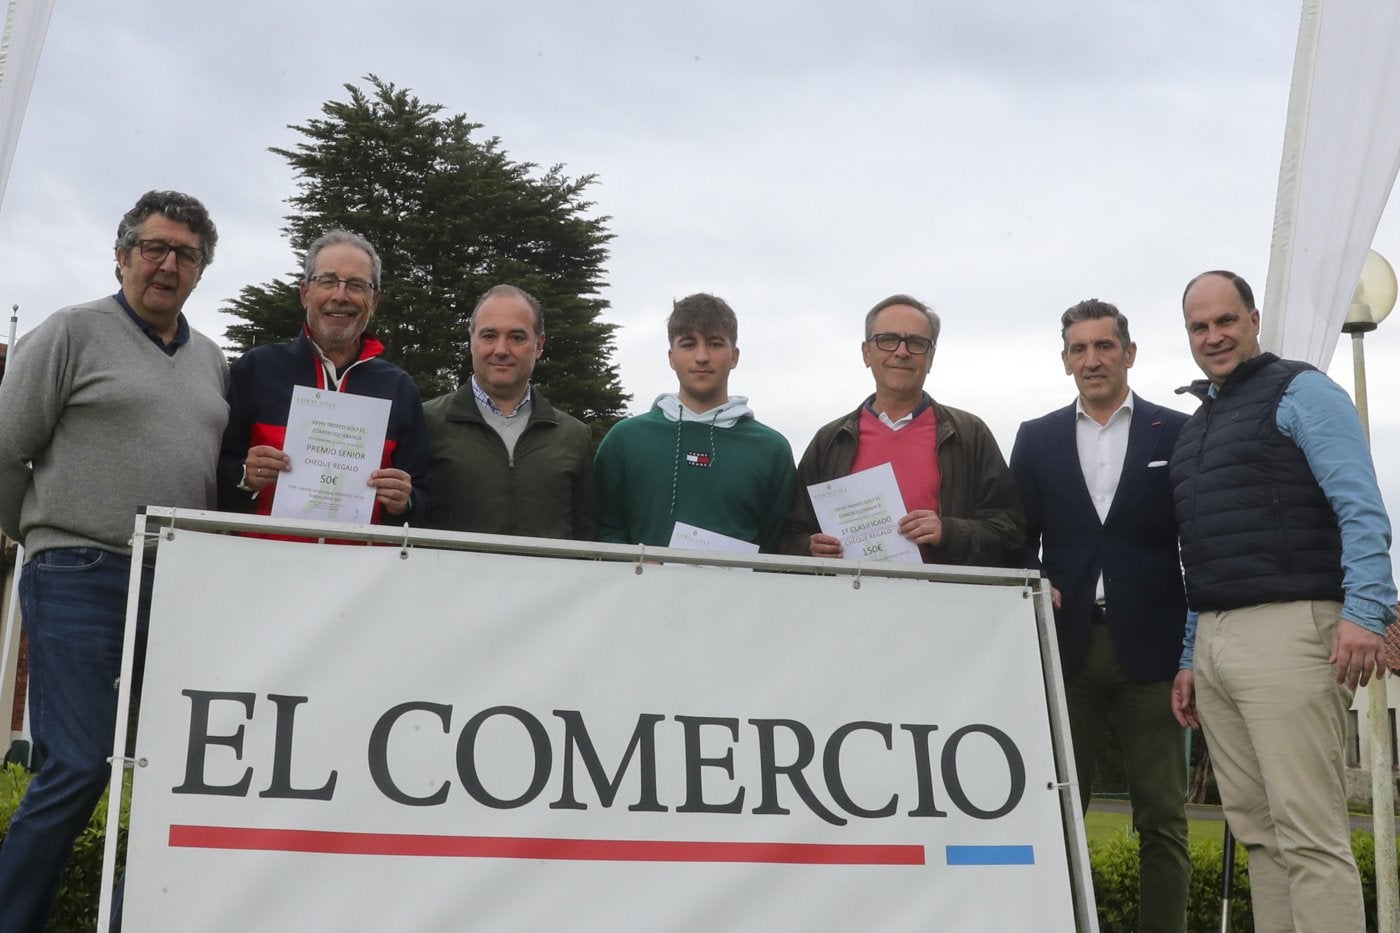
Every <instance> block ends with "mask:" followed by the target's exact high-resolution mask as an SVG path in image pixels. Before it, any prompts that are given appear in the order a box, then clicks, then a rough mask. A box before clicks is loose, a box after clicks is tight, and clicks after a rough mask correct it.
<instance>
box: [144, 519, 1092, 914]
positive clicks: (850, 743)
mask: <svg viewBox="0 0 1400 933" xmlns="http://www.w3.org/2000/svg"><path fill="white" fill-rule="evenodd" d="M406 553H407V554H408V556H407V558H406V559H403V558H401V556H400V550H399V549H398V548H393V547H353V546H327V545H310V544H299V543H288V542H278V541H262V540H252V539H246V538H234V537H227V536H221V535H210V534H202V533H198V532H191V531H177V532H174V535H173V539H172V540H166V541H163V542H162V543H161V547H160V558H159V561H158V565H157V574H156V585H155V590H154V597H153V604H152V615H151V626H150V642H149V646H148V655H147V665H146V678H145V687H144V691H143V698H142V706H141V721H140V733H139V737H138V743H137V756H138V758H141V759H145V760H146V762H147V765H146V766H145V767H142V768H138V769H137V771H136V777H135V790H134V797H133V806H132V817H131V834H130V847H129V852H128V860H127V873H126V895H125V925H126V927H127V928H128V929H133V930H152V929H198V930H202V931H218V930H229V931H247V930H258V931H259V933H276V931H296V933H304V931H307V930H373V931H394V930H413V931H440V930H453V931H456V930H490V931H510V930H519V931H538V930H597V931H619V930H639V931H641V930H645V931H654V930H706V931H709V930H724V931H754V933H758V931H763V933H772V931H783V930H793V931H799V930H800V931H810V930H882V931H898V930H928V929H945V930H972V929H978V930H1037V931H1055V930H1066V931H1069V930H1073V929H1074V911H1073V904H1072V896H1071V889H1072V883H1071V879H1070V869H1069V867H1068V860H1067V856H1066V845H1065V841H1064V829H1063V822H1062V813H1061V807H1060V800H1061V796H1060V794H1059V792H1058V791H1057V789H1056V788H1055V784H1056V775H1055V767H1054V760H1053V753H1052V747H1051V739H1050V731H1049V726H1048V714H1047V704H1046V700H1045V696H1044V688H1043V679H1042V672H1041V658H1040V652H1039V647H1038V642H1037V634H1036V624H1035V618H1034V612H1033V609H1032V601H1031V600H1028V599H1025V598H1024V597H1023V588H1022V587H1019V586H1015V587H1013V586H1005V585H1000V586H998V585H986V584H982V585H972V584H950V583H931V582H928V581H922V580H900V579H879V578H866V579H864V580H859V579H858V580H856V581H854V582H855V584H856V585H853V581H852V579H851V578H849V577H834V576H825V577H819V576H806V575H801V574H780V573H735V572H733V571H729V570H724V569H716V568H708V569H707V568H700V569H697V568H695V567H689V566H678V565H664V566H663V565H641V564H631V563H621V562H618V563H608V562H599V561H588V560H564V559H557V558H545V557H520V556H508V555H497V554H472V553H462V552H453V551H438V550H428V549H424V548H414V549H411V550H409V551H407V552H406ZM639 569H640V570H641V571H642V572H640V573H639V572H638V570H639Z"/></svg>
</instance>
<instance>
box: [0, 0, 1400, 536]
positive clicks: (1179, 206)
mask: <svg viewBox="0 0 1400 933" xmlns="http://www.w3.org/2000/svg"><path fill="white" fill-rule="evenodd" d="M1297 29H1298V9H1297V4H1296V3H1289V2H1279V0H1178V2H1176V3H1148V2H1122V0H1044V2H1040V3H1035V4H1030V3H1026V2H1024V0H983V2H980V3H975V4H974V3H966V2H950V0H922V2H914V0H899V2H880V0H869V2H866V3H862V4H838V3H832V2H828V0H808V2H767V0H747V2H742V3H740V2H726V0H717V2H710V3H704V4H670V3H665V4H642V3H636V2H620V0H597V2H588V3H563V2H561V0H554V2H545V0H521V2H515V3H511V4H504V3H500V2H490V3H487V2H478V0H451V2H416V0H402V2H399V3H393V4H390V3H385V2H382V0H379V2H366V0H345V2H340V3H336V4H309V3H307V4H301V3H285V2H279V3H272V2H266V0H251V2H242V3H237V4H234V3H221V2H217V0H214V2H209V3H204V4H195V5H192V4H179V3H174V2H165V0H131V2H125V3H111V2H107V0H101V2H99V0H57V4H56V6H55V9H54V13H53V19H52V21H51V24H50V27H49V32H48V39H47V43H46V46H45V49H44V53H43V57H42V59H41V62H40V65H39V71H38V76H37V79H36V81H35V86H34V92H33V96H32V97H31V99H30V104H29V111H28V116H27V118H26V122H25V125H24V131H23V134H22V136H21V139H20V142H19V148H18V152H17V154H16V158H15V162H14V166H13V169H12V172H11V175H10V182H9V187H8V190H7V191H6V192H5V196H4V201H3V204H2V205H0V307H3V308H8V307H9V306H10V305H12V304H18V305H19V306H20V332H21V333H23V332H24V331H26V330H28V329H30V328H31V327H33V326H34V325H35V324H37V323H38V322H39V321H40V320H42V319H43V317H44V316H45V315H46V314H48V313H49V312H50V311H52V310H53V309H55V308H57V307H60V306H62V305H64V304H68V303H71V302H73V301H76V300H81V299H86V298H90V297H94V296H96V295H99V294H103V293H107V292H110V291H112V290H113V289H114V285H115V282H114V280H113V278H112V272H111V270H112V259H111V243H112V235H113V232H114V230H115V228H116V222H117V220H118V218H119V217H120V215H121V214H122V212H123V211H124V210H126V208H128V207H129V206H130V205H131V203H132V202H133V201H134V200H135V198H136V196H137V195H139V194H140V193H141V192H142V191H144V190H146V189H148V188H152V187H169V188H178V189H181V190H185V191H188V192H190V193H192V194H195V195H197V196H198V197H200V198H201V199H203V200H204V201H205V203H206V204H208V205H209V207H210V210H211V212H212V213H213V215H214V218H215V220H216V222H217V223H218V225H219V230H220V234H221V240H220V245H219V253H218V257H217V260H216V262H215V264H214V265H213V266H212V267H211V268H210V269H209V271H208V273H207V274H206V275H205V277H204V281H203V283H202V284H201V285H200V287H199V289H198V290H197V291H196V292H195V294H194V296H193V297H192V299H191V300H190V303H189V304H188V305H187V306H186V311H187V313H188V314H189V315H190V317H191V319H192V320H193V321H194V323H195V325H196V326H197V327H199V328H200V329H202V330H204V331H205V332H206V333H210V334H211V335H214V336H216V337H221V336H222V333H223V329H224V328H225V327H226V326H227V325H228V324H229V323H231V322H232V319H231V318H230V317H228V316H227V315H225V314H223V313H222V312H221V310H220V309H221V306H222V305H223V304H224V303H225V302H226V301H227V300H228V299H229V298H230V297H231V296H233V295H234V294H235V293H236V292H237V290H238V289H239V288H240V287H241V286H242V285H245V284H249V283H255V282H265V281H268V280H270V279H272V278H274V277H276V276H279V275H282V274H284V273H285V272H287V271H288V270H289V269H291V267H292V264H293V257H292V253H291V250H290V248H289V246H288V245H287V242H286V239H285V238H284V237H283V236H282V234H281V232H280V227H281V225H282V215H283V214H284V213H285V211H286V205H285V203H284V202H285V199H286V198H287V197H288V196H289V195H290V194H292V192H293V180H292V175H291V172H290V170H289V169H288V168H287V166H286V165H285V163H284V162H283V161H282V160H281V159H280V158H279V157H277V156H275V155H272V154H271V153H269V152H268V151H267V148H268V147H269V146H288V145H291V144H294V143H295V142H296V141H297V139H298V137H297V136H296V135H295V134H293V133H292V132H291V131H289V130H288V129H287V128H286V127H287V125H288V124H291V123H298V122H303V121H305V120H306V119H307V118H309V117H312V116H314V115H316V114H317V112H318V108H319V106H320V104H321V103H322V102H323V101H325V100H328V99H331V98H336V99H343V98H344V96H345V92H344V90H343V88H342V85H344V84H345V83H347V82H359V81H360V79H361V77H362V76H363V75H365V74H367V73H374V74H377V75H379V76H380V77H382V78H384V79H386V80H388V81H392V82H394V83H396V84H398V85H400V86H403V87H409V88H411V89H413V91H414V92H415V93H416V94H417V95H418V96H419V97H421V98H422V99H423V100H425V101H431V102H437V103H440V104H442V105H444V107H446V108H447V110H448V111H449V112H461V113H465V114H466V115H467V116H468V117H469V118H470V119H472V120H474V121H476V122H480V123H482V124H484V125H485V130H484V133H485V134H487V135H497V136H499V137H500V138H501V140H502V142H503V145H504V147H505V148H506V149H507V150H508V151H509V152H510V154H511V155H512V156H513V157H514V158H517V159H521V160H528V161H533V162H538V163H541V164H546V165H548V164H553V163H556V162H562V163H564V164H565V165H566V167H567V170H568V172H569V173H570V174H575V175H577V174H584V173H596V174H597V175H598V178H599V182H598V184H597V185H596V187H595V188H594V189H593V197H594V199H595V200H596V202H597V208H598V211H599V212H600V213H603V214H607V215H608V216H610V217H611V218H612V219H611V221H610V228H611V230H612V232H613V233H614V234H615V235H616V239H615V240H614V241H613V243H612V252H611V259H610V261H609V263H608V275H607V278H608V286H609V287H608V288H607V289H606V291H605V292H604V297H605V298H607V299H608V300H609V301H610V302H611V310H610V312H609V319H610V320H611V321H612V322H614V323H616V324H619V325H621V330H620V331H619V336H618V340H617V356H616V359H617V361H618V363H619V365H620V368H621V374H622V380H623V384H624V386H625V387H626V389H627V391H628V392H630V393H631V394H632V395H633V396H634V401H633V406H634V409H636V410H641V409H642V408H645V407H646V405H647V404H649V403H650V401H651V399H652V398H653V397H654V396H655V395H656V394H657V393H659V392H663V391H667V390H670V389H672V388H674V378H673V376H672V374H671V373H670V371H669V369H667V368H666V364H665V330H664V319H665V315H666V314H667V312H668V310H669V305H670V301H671V299H672V298H675V297H679V296H682V295H685V294H688V293H690V292H692V291H697V290H706V291H712V292H715V293H717V294H719V295H722V296H724V297H725V298H727V299H728V300H729V301H730V302H731V304H733V306H734V308H735V309H736V311H737V312H738V315H739V321H740V339H739V345H740V347H741V349H742V359H741V362H740V366H739V368H738V369H737V370H736V371H735V373H734V376H733V379H732V381H731V390H732V391H734V392H735V393H737V394H743V395H748V396H750V398H751V404H752V406H753V407H754V409H755V411H756V412H757V414H758V416H759V418H760V420H763V421H766V422H767V423H769V424H771V425H773V426H774V427H776V428H777V429H778V430H779V431H781V432H783V433H784V434H785V435H786V436H787V437H788V439H789V440H790V442H791V443H792V445H793V448H794V450H795V452H796V453H797V454H798V455H800V453H801V450H802V449H803V448H804V447H805V446H806V444H807V442H808V440H809V439H810V438H811V436H812V434H813V432H814V431H815V430H816V428H817V427H818V426H820V425H821V424H822V423H824V422H826V421H828V420H830V419H832V418H834V417H836V416H837V415H839V414H842V413H844V412H846V411H848V410H850V409H851V408H853V407H855V405H856V404H857V403H858V402H859V401H860V400H861V399H862V398H863V397H864V396H865V395H866V394H867V393H868V392H869V391H870V387H871V383H870V379H869V375H868V373H867V371H866V370H865V369H864V368H863V367H862V365H861V362H860V349H859V342H860V337H861V330H860V328H861V320H862V317H863V314H864V312H865V310H866V309H867V308H869V307H870V306H871V305H872V304H874V303H875V302H876V301H878V300H879V299H880V298H883V297H884V296H886V295H888V294H890V293H893V292H900V291H903V292H909V293H912V294H914V295H916V296H918V297H920V298H922V299H923V300H925V301H927V302H929V303H930V304H932V305H933V306H934V307H935V308H936V309H937V310H938V311H939V313H940V314H941V316H942V318H943V337H942V339H941V341H940V344H939V348H938V355H937V358H936V360H935V363H934V369H933V374H932V376H931V377H930V382H929V389H930V391H931V392H932V393H933V394H934V395H935V396H936V397H938V398H939V399H940V400H942V401H944V402H946V403H948V404H951V405H954V406H957V407H961V408H965V409H968V410H971V411H973V412H976V413H978V414H980V415H981V416H983V418H985V419H986V421H987V422H988V423H989V424H990V425H991V427H992V429H993V431H994V432H995V433H996V435H997V437H998V439H999V440H1000V442H1001V444H1002V446H1003V451H1004V452H1005V453H1008V454H1009V447H1010V444H1011V441H1012V439H1013V438H1014V437H1015V432H1016V428H1017V425H1018V424H1019V423H1020V422H1021V421H1022V420H1024V419H1026V418H1029V417H1032V416H1035V415H1039V414H1041V413H1043V412H1045V411H1048V410H1049V409H1051V408H1054V407H1059V406H1061V405H1063V404H1066V403H1068V402H1069V401H1070V400H1071V399H1072V397H1073V384H1072V382H1071V381H1070V379H1069V378H1068V377H1066V376H1065V375H1064V372H1063V369H1062V368H1061V366H1060V362H1059V357H1058V351H1059V342H1058V339H1059V338H1058V327H1057V320H1058V316H1059V314H1060V312H1061V311H1063V310H1064V309H1065V308H1066V307H1068V306H1069V305H1071V304H1073V303H1075V302H1076V301H1078V300H1080V299H1083V298H1087V297H1098V298H1103V299H1105V300H1109V301H1113V302H1115V303H1117V304H1118V305H1119V306H1120V307H1121V308H1122V309H1123V310H1124V312H1125V313H1126V314H1128V316H1129V318H1130V319H1131V321H1132V329H1133V336H1134V337H1135V339H1136V341H1137V344H1138V362H1137V366H1136V368H1135V369H1134V370H1133V373H1132V384H1133V386H1134V387H1135V388H1136V389H1137V390H1138V391H1139V392H1140V393H1141V394H1143V395H1144V396H1146V397H1149V398H1151V399H1153V400H1155V401H1158V402H1162V403H1165V404H1172V405H1176V406H1177V407H1181V408H1183V410H1190V409H1191V408H1192V407H1193V406H1192V405H1191V404H1189V403H1187V402H1185V401H1183V400H1182V399H1181V397H1179V396H1175V395H1173V392H1172V390H1173V389H1174V388H1175V387H1177V386H1179V385H1182V384H1184V383H1185V382H1187V381H1189V380H1190V379H1192V378H1195V377H1196V376H1197V375H1198V371H1197V370H1196V368H1195V366H1194V364H1193V363H1192V361H1191V357H1190V354H1189V352H1188V349H1187V345H1186V340H1185V336H1184V333H1183V330H1182V327H1181V323H1180V310H1179V308H1180V306H1179V298H1180V292H1181V288H1182V286H1183V284H1184V283H1185V282H1186V280H1187V279H1188V278H1190V277H1191V276H1192V275H1194V274H1195V273H1197V272H1199V271H1201V270H1203V269H1207V268H1215V267H1222V266H1223V267H1226V268H1232V269H1234V270H1236V271H1238V272H1239V273H1241V274H1242V275H1244V276H1245V277H1246V278H1247V279H1249V280H1250V281H1251V282H1252V283H1253V284H1254V285H1255V287H1256V290H1257V291H1259V292H1261V293H1262V290H1263V285H1264V280H1265V277H1266V273H1267V267H1268V258H1269V237H1270V230H1271V223H1272V218H1273V206H1274V194H1275V189H1276V185H1277V177H1278V165H1279V153H1280V146H1281V140H1282V136H1283V125H1284V118H1285V111H1286V106H1287V99H1288V87H1289V80H1290V72H1291V67H1292V59H1293V52H1294V46H1295V43H1296V40H1297ZM1376 248H1377V249H1378V250H1379V251H1380V252H1382V253H1384V254H1386V255H1388V256H1389V257H1390V258H1391V259H1392V260H1394V261H1398V262H1400V209H1393V210H1391V211H1390V212H1389V214H1388V215H1387V217H1386V218H1385V220H1384V221H1383V222H1382V225H1381V229H1380V232H1379V233H1378V235H1377V238H1376ZM1261 298H1262V295H1261ZM1261 303H1262V302H1261ZM287 313H288V314H289V315H298V314H299V313H300V310H299V309H297V308H288V309H287ZM1397 322H1400V316H1397V317H1396V319H1395V320H1393V321H1391V322H1388V323H1389V324H1390V326H1389V327H1388V328H1387V327H1382V329H1381V330H1380V331H1379V332H1377V333H1376V334H1374V335H1373V336H1372V337H1371V338H1370V339H1369V340H1368V341H1367V345H1366V346H1367V351H1368V361H1369V363H1370V376H1371V378H1370V393H1371V400H1372V408H1373V411H1372V432H1373V436H1374V440H1375V444H1376V449H1377V460H1378V462H1379V465H1380V471H1381V475H1382V484H1383V487H1384V488H1385V491H1386V496H1387V499H1388V501H1389V502H1390V504H1391V507H1392V511H1393V510H1394V509H1396V508H1400V469H1397V468H1396V466H1395V463H1396V460H1397V458H1400V323H1397ZM1332 374H1333V375H1334V377H1336V378H1337V379H1338V381H1339V382H1341V383H1342V384H1343V385H1345V386H1346V387H1347V388H1348V389H1350V388H1351V385H1352V378H1351V362H1350V350H1349V347H1348V344H1347V342H1345V341H1343V342H1342V343H1341V344H1339V350H1338V354H1337V357H1336V358H1335V360H1334V364H1333V366H1332Z"/></svg>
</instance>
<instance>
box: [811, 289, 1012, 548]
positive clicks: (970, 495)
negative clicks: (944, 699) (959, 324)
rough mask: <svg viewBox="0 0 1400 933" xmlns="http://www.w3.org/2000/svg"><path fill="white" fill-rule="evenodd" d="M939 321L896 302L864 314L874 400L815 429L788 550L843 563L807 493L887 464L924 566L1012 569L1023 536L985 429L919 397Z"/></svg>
mask: <svg viewBox="0 0 1400 933" xmlns="http://www.w3.org/2000/svg"><path fill="white" fill-rule="evenodd" d="M938 329H939V320H938V315H936V314H934V312H933V311H932V310H931V309H930V308H929V307H928V306H927V305H925V304H923V303H922V302H920V301H918V300H917V299H914V298H911V297H909V296H908V295H892V296H890V297H889V298H886V299H885V300H884V301H881V302H880V303H879V304H877V305H875V307H873V308H871V309H870V312H869V313H868V314H866V316H865V340H864V341H863V342H862V344H861V353H862V354H863V356H864V357H865V365H866V366H867V367H869V369H870V372H871V374H872V375H873V376H874V377H875V394H874V395H872V396H870V397H869V398H868V399H866V400H865V401H864V402H863V403H861V405H860V407H859V408H857V409H856V410H855V411H853V412H851V413H850V414H848V415H844V416H842V417H840V418H837V419H836V420H835V421H833V422H831V423H830V424H828V425H826V426H825V427H823V428H822V429H821V430H819V431H817V435H816V437H814V438H813V439H812V443H811V444H809V445H808V446H807V451H806V453H804V454H803V455H802V462H801V463H799V464H798V466H797V494H796V496H795V497H794V500H793V509H792V514H791V516H790V517H789V518H788V523H787V529H786V532H785V534H784V550H785V551H787V552H788V553H790V554H804V555H806V554H810V555H811V556H813V557H841V556H842V548H841V542H840V540H839V539H837V538H834V537H832V536H831V535H825V534H822V533H821V530H820V527H819V526H818V524H817V517H816V513H815V511H814V510H813V508H812V501H811V498H810V497H809V496H808V495H807V487H808V486H810V485H812V484H814V483H822V482H826V481H828V480H833V479H837V478H839V477H842V476H848V475H850V474H851V473H856V472H859V471H861V470H865V469H869V468H871V467H875V466H879V465H880V464H882V463H890V464H891V465H892V466H893V468H894V474H895V479H896V481H897V482H898V483H899V491H900V494H901V496H902V497H903V499H904V505H905V507H906V508H907V509H908V510H909V512H908V514H906V515H905V516H904V517H903V518H901V519H900V522H899V531H900V534H902V535H904V536H905V537H906V538H908V539H909V540H910V541H913V542H914V543H915V544H917V545H919V550H920V553H921V554H922V555H923V558H924V562H925V563H931V564H964V565H973V566H990V567H999V566H1009V565H1010V564H1011V563H1012V561H1013V560H1014V555H1015V554H1016V552H1017V550H1018V549H1019V548H1020V546H1021V543H1022V540H1023V538H1024V535H1025V518H1024V516H1023V515H1022V512H1021V504H1020V501H1019V499H1018V498H1017V496H1016V489H1015V485H1014V483H1013V482H1012V478H1011V471H1010V469H1008V468H1007V465H1006V460H1005V459H1004V458H1003V457H1002V455H1001V450H1000V449H999V448H998V447H997V442H996V439H995V438H993V437H992V433H991V431H990V430H988V429H987V425H986V424H985V423H983V421H982V419H980V418H978V417H977V416H976V415H972V414H969V413H968V412H965V411H960V410H958V409H956V408H949V407H947V406H946V405H941V404H939V403H938V402H935V401H934V400H933V399H932V398H930V397H929V395H928V393H926V392H924V380H925V379H926V378H927V377H928V373H929V370H930V369H932V368H933V354H934V350H935V348H936V346H937V343H938Z"/></svg>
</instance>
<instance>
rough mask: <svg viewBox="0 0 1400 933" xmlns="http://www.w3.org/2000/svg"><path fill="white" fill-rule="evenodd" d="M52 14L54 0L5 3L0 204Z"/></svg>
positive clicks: (0, 53) (0, 35) (0, 50)
mask: <svg viewBox="0 0 1400 933" xmlns="http://www.w3.org/2000/svg"><path fill="white" fill-rule="evenodd" d="M52 12H53V0H9V2H8V3H6V4H5V23H4V30H3V32H0V203H4V197H5V186H6V185H7V184H8V183H9V180H10V163H11V162H13V161H14V158H15V146H16V145H18V144H19V129H20V125H21V124H23V123H24V110H25V107H26V106H28V104H29V92H30V90H31V89H32V88H33V87H34V72H35V71H36V70H38V68H39V52H40V51H41V50H42V49H43V48H44V36H45V35H46V34H47V33H48V31H49V15H50V14H51V13H52Z"/></svg>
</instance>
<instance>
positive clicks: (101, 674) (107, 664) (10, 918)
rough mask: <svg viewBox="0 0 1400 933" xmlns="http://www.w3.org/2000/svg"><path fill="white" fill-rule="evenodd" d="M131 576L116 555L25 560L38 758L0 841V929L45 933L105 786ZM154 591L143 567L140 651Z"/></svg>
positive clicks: (65, 554) (56, 552) (2, 932)
mask: <svg viewBox="0 0 1400 933" xmlns="http://www.w3.org/2000/svg"><path fill="white" fill-rule="evenodd" d="M130 572H131V561H130V559H129V558H127V557H124V556H122V555H119V554H112V553H110V552H107V551H102V550H99V549H97V548H90V547H81V548H51V549H49V550H46V551H40V552H39V553H38V554H35V555H34V556H33V557H31V558H30V559H29V561H28V562H27V563H26V564H25V565H24V570H23V573H22V574H21V576H20V583H19V598H20V607H21V609H22V610H23V612H24V628H25V632H26V633H27V634H28V636H29V720H30V725H31V727H32V731H33V734H34V743H35V747H36V750H37V751H39V752H40V753H42V754H43V755H44V759H43V764H42V765H41V766H40V768H39V771H38V773H37V774H36V775H35V776H34V779H33V780H32V781H31V782H30V784H29V790H28V791H27V792H26V793H25V795H24V799H23V800H22V801H21V802H20V805H19V809H18V810H17V811H16V812H15V815H14V818H13V819H12V820H11V821H10V827H9V830H8V832H7V833H6V834H5V840H4V843H3V845H0V905H3V906H0V933H42V931H43V929H44V925H45V922H46V919H47V917H48V915H49V912H50V911H51V910H52V909H53V904H54V900H55V898H56V897H57V895H58V888H59V884H60V882H61V881H62V879H63V869H64V866H65V865H66V864H67V862H68V856H69V854H70V853H71V852H72V850H73V842H74V841H75V840H76V839H77V838H78V835H79V834H80V833H81V832H82V831H83V829H84V828H85V827H86V826H87V823H88V820H89V819H90V818H91V816H92V811H93V808H94V807H95V806H97V802H98V800H100V799H101V797H102V791H103V790H104V789H106V787H107V782H108V779H109V777H110V775H111V770H110V766H109V765H108V764H107V758H108V757H109V756H110V755H111V754H112V738H113V733H114V731H115V729H116V716H117V687H116V681H117V678H118V675H119V674H120V673H121V653H122V630H123V628H124V627H125V624H126V593H127V582H128V579H129V575H130ZM150 586H151V571H150V570H146V571H145V573H144V574H143V576H142V599H141V614H140V635H139V636H138V644H139V646H140V647H144V642H145V628H146V620H147V618H148V615H149V612H150ZM141 653H144V652H141ZM139 660H140V654H138V661H139ZM138 681H139V678H138Z"/></svg>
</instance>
